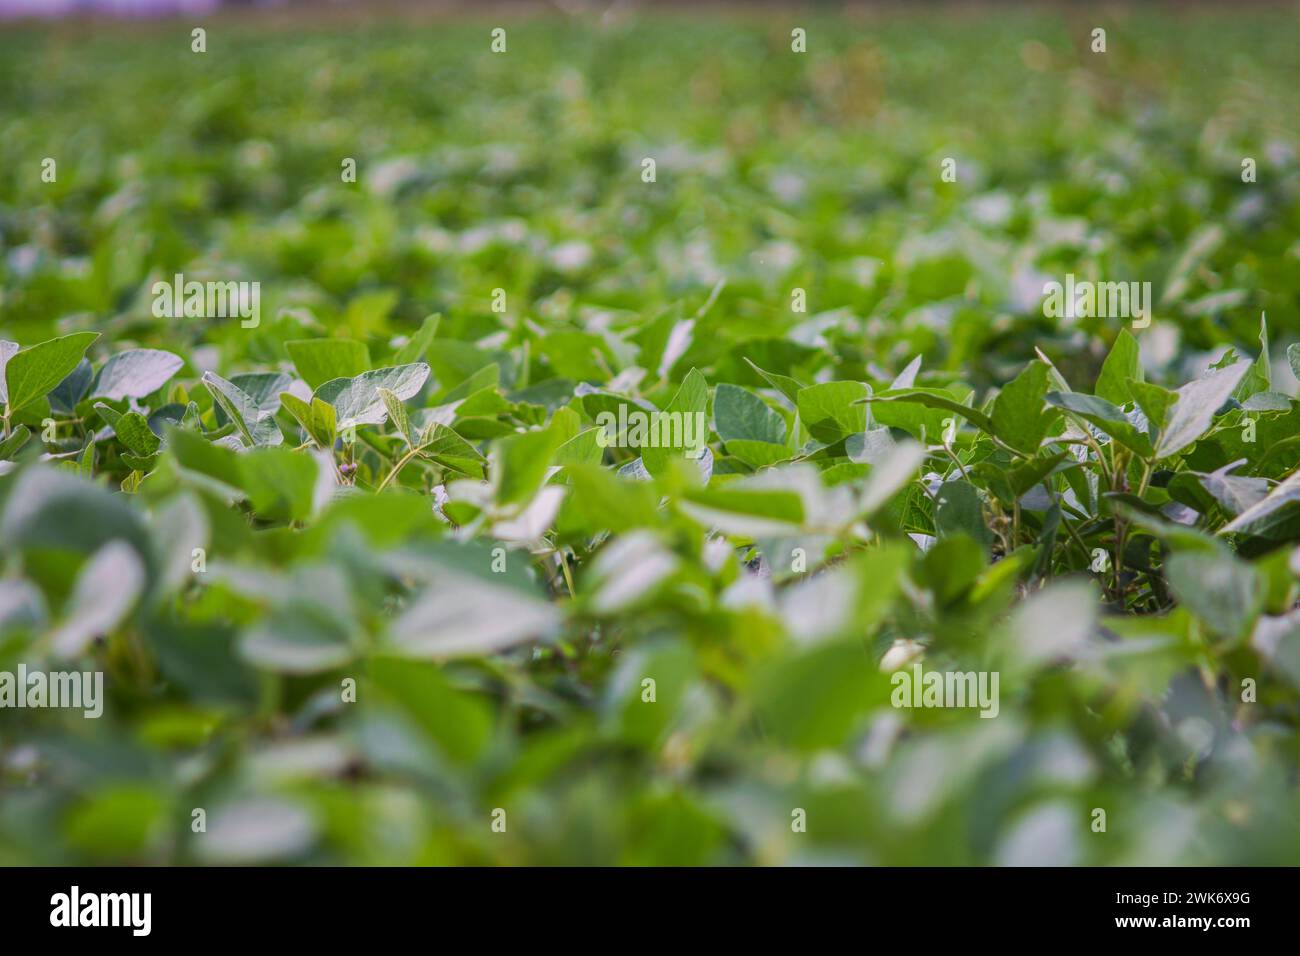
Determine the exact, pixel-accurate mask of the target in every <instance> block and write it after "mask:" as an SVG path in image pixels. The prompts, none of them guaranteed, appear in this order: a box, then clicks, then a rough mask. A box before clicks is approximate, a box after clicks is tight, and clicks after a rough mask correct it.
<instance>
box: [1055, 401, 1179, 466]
mask: <svg viewBox="0 0 1300 956" xmlns="http://www.w3.org/2000/svg"><path fill="white" fill-rule="evenodd" d="M1047 401H1048V404H1051V405H1055V406H1056V407H1057V408H1063V409H1065V410H1066V411H1068V412H1072V413H1073V414H1075V415H1078V416H1079V417H1080V418H1082V419H1083V420H1084V421H1086V422H1088V423H1089V424H1092V425H1096V426H1097V427H1098V428H1100V429H1101V430H1102V431H1103V432H1105V433H1106V434H1107V435H1109V436H1110V437H1111V438H1113V439H1115V440H1116V441H1117V442H1119V443H1120V444H1121V445H1124V446H1125V447H1126V448H1129V449H1130V450H1132V451H1135V452H1137V453H1138V454H1139V455H1141V456H1142V457H1143V458H1150V457H1151V455H1152V453H1153V449H1152V447H1151V440H1150V439H1149V438H1148V437H1147V435H1146V433H1145V432H1142V431H1139V430H1138V429H1137V427H1136V426H1134V425H1133V423H1132V422H1130V421H1129V420H1128V416H1127V415H1125V414H1124V413H1123V412H1122V411H1121V410H1120V409H1118V408H1116V407H1115V406H1114V405H1112V404H1111V403H1110V402H1108V401H1106V400H1105V399H1104V398H1098V397H1096V396H1095V395H1084V394H1083V393H1082V392H1048V393H1047Z"/></svg>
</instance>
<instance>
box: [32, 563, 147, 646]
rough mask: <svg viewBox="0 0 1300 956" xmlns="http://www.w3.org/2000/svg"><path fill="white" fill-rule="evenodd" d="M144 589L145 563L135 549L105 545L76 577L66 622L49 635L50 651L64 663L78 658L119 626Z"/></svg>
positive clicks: (65, 611)
mask: <svg viewBox="0 0 1300 956" xmlns="http://www.w3.org/2000/svg"><path fill="white" fill-rule="evenodd" d="M144 586H145V569H144V564H143V563H142V562H141V561H140V558H139V556H138V555H137V553H136V551H135V549H134V548H132V547H131V546H130V545H128V544H126V543H125V542H124V541H110V542H108V543H107V544H105V545H104V546H103V547H102V548H100V549H99V550H98V551H96V552H95V553H94V555H92V556H91V558H90V560H89V561H87V562H86V564H85V566H84V567H83V568H82V569H81V572H80V573H79V574H78V575H77V581H76V584H75V585H74V587H73V591H72V595H71V597H69V599H68V603H67V605H66V606H65V608H64V616H63V621H62V623H61V624H60V625H59V627H58V628H57V629H56V630H55V631H54V633H53V634H52V635H51V636H50V648H51V650H53V652H54V654H55V655H56V656H57V657H60V658H62V659H64V660H68V659H70V658H75V657H79V656H80V655H81V654H82V652H84V651H85V649H86V647H87V645H89V644H90V642H91V641H92V640H94V639H95V638H96V637H102V636H105V635H107V634H108V632H109V631H111V630H112V629H113V628H114V627H116V626H117V624H118V622H120V621H121V620H122V618H123V617H124V616H125V615H126V613H127V611H129V610H130V609H131V607H132V606H133V605H134V604H135V602H136V599H137V598H138V597H139V596H140V594H141V592H142V591H143V590H144Z"/></svg>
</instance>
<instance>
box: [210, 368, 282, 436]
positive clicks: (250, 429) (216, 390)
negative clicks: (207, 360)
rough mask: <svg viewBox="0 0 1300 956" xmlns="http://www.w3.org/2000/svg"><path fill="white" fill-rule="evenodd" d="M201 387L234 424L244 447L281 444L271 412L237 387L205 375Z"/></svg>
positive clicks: (215, 376)
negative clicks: (241, 437)
mask: <svg viewBox="0 0 1300 956" xmlns="http://www.w3.org/2000/svg"><path fill="white" fill-rule="evenodd" d="M203 384H204V385H206V386H207V387H208V391H209V392H211V393H212V399H213V401H215V402H216V403H217V405H218V406H220V408H221V409H222V410H223V411H224V412H225V413H226V415H227V416H228V417H229V418H230V420H231V421H233V422H234V423H235V427H236V428H237V429H238V430H239V434H240V435H241V436H243V439H244V444H245V445H247V446H249V447H250V448H252V447H256V446H259V445H279V444H281V443H283V441H284V435H283V434H281V432H280V429H279V427H278V426H277V425H276V424H275V412H274V411H272V410H268V409H266V408H264V407H262V406H261V405H259V404H258V403H257V401H256V400H254V399H253V397H252V396H250V395H249V394H248V393H247V392H245V391H244V390H243V389H241V388H240V387H239V386H238V385H236V384H235V383H233V382H229V381H227V380H226V379H224V378H222V377H221V376H220V375H218V374H217V373H216V372H204V373H203Z"/></svg>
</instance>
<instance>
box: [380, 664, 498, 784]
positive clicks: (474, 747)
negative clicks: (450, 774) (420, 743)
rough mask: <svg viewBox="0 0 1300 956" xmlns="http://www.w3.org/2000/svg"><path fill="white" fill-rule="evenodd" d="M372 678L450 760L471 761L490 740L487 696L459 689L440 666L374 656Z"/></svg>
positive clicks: (387, 700) (384, 698)
mask: <svg viewBox="0 0 1300 956" xmlns="http://www.w3.org/2000/svg"><path fill="white" fill-rule="evenodd" d="M370 679H371V680H372V681H373V682H374V686H375V690H376V691H377V692H378V694H379V699H380V701H381V702H383V703H386V704H388V705H389V706H392V707H395V708H396V709H397V710H399V711H400V712H401V713H402V714H404V715H405V716H406V717H407V718H408V719H410V720H411V721H412V722H413V723H414V725H415V726H416V727H417V728H419V729H420V730H421V731H422V732H423V733H424V734H425V735H426V736H427V737H428V738H429V739H430V740H431V741H433V742H434V743H435V744H436V745H437V747H438V749H439V750H440V751H441V752H442V753H443V754H444V755H445V756H447V757H448V758H450V759H451V760H452V761H454V762H457V763H468V762H471V761H473V760H475V759H476V758H478V757H479V756H480V755H481V754H482V753H483V752H484V750H485V748H486V747H487V745H488V743H489V742H490V740H491V736H492V708H491V706H490V701H489V699H488V698H487V697H485V696H484V695H482V694H475V693H470V692H467V691H463V690H457V689H456V688H455V687H453V686H452V685H451V683H450V682H449V681H448V680H447V678H446V677H445V676H444V675H443V672H442V671H441V670H440V669H439V668H438V667H437V666H436V665H433V664H426V663H422V662H418V661H411V660H404V659H401V658H393V657H376V658H375V659H374V660H372V661H371V662H370Z"/></svg>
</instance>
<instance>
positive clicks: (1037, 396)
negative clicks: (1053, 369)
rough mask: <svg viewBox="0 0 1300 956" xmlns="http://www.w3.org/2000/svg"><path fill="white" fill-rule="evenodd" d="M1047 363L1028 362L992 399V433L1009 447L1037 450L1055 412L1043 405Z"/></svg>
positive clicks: (1025, 450) (1022, 450) (1030, 451)
mask: <svg viewBox="0 0 1300 956" xmlns="http://www.w3.org/2000/svg"><path fill="white" fill-rule="evenodd" d="M1047 373H1048V369H1047V366H1046V365H1044V364H1043V363H1042V362H1030V363H1029V364H1028V365H1027V366H1025V369H1024V371H1022V372H1021V373H1020V374H1019V375H1018V376H1016V378H1015V379H1013V380H1012V381H1011V383H1010V384H1009V385H1007V386H1006V388H1004V389H1002V391H1001V392H999V393H998V397H997V399H996V400H995V401H994V402H993V415H992V422H993V430H994V433H995V434H996V435H997V436H998V437H999V438H1001V439H1002V440H1003V441H1004V442H1006V443H1007V444H1008V445H1009V446H1011V447H1012V448H1014V449H1016V450H1017V451H1020V452H1023V453H1024V454H1026V455H1030V456H1032V455H1033V454H1034V453H1035V452H1037V451H1038V445H1039V443H1040V442H1041V441H1042V440H1043V438H1044V437H1046V435H1047V433H1048V431H1049V430H1050V429H1051V427H1052V424H1053V422H1055V421H1056V419H1057V417H1058V413H1057V412H1056V411H1055V410H1054V409H1052V408H1050V407H1048V408H1044V407H1043V404H1044V403H1043V399H1044V397H1045V396H1046V395H1047Z"/></svg>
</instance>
